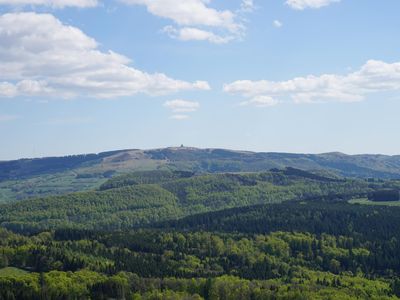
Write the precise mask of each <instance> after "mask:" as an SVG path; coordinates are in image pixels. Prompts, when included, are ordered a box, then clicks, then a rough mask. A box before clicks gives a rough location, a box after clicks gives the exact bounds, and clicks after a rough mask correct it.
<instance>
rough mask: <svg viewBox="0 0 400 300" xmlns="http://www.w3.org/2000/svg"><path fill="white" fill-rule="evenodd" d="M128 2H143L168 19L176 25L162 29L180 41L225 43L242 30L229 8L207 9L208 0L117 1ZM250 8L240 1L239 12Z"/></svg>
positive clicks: (247, 2) (153, 12) (150, 10)
mask: <svg viewBox="0 0 400 300" xmlns="http://www.w3.org/2000/svg"><path fill="white" fill-rule="evenodd" d="M120 1H121V2H123V3H126V4H130V5H144V6H146V8H147V10H148V11H149V12H150V13H151V14H153V15H155V16H158V17H162V18H166V19H170V20H172V21H173V22H174V23H175V24H176V26H172V25H169V26H166V27H165V28H164V30H163V31H164V32H167V33H168V34H169V35H170V36H171V37H173V38H177V39H180V40H184V41H187V40H196V41H209V42H212V43H219V44H221V43H226V42H228V41H231V40H233V39H239V38H241V37H242V35H243V32H244V29H245V28H244V25H243V24H242V23H241V22H239V21H238V20H237V19H238V16H237V15H236V14H235V13H234V12H233V11H231V10H217V9H214V8H211V7H210V6H209V4H210V3H211V0H185V1H176V0H120ZM252 9H253V1H251V0H243V2H242V4H241V11H242V12H244V11H245V10H246V11H247V12H249V11H251V10H252Z"/></svg>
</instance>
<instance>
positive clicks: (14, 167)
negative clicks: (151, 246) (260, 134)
mask: <svg viewBox="0 0 400 300" xmlns="http://www.w3.org/2000/svg"><path fill="white" fill-rule="evenodd" d="M286 167H293V168H299V169H303V170H313V171H316V172H320V173H321V174H330V175H336V176H344V177H353V178H369V177H374V178H380V179H394V178H395V179H397V178H400V156H385V155H345V154H342V153H325V154H290V153H257V152H248V151H233V150H224V149H197V148H188V147H179V148H164V149H153V150H120V151H112V152H104V153H100V154H88V155H78V156H66V157H59V158H57V157H56V158H40V159H22V160H16V161H7V162H0V202H8V201H14V200H16V199H24V198H27V197H43V196H48V195H56V194H65V193H70V192H76V191H85V190H90V189H94V188H97V187H99V186H100V185H101V184H102V183H104V182H105V181H106V180H107V179H108V178H110V177H112V176H115V175H118V174H124V173H129V172H132V171H140V170H184V171H189V172H195V173H224V172H263V171H267V170H270V169H274V168H277V169H283V168H286Z"/></svg>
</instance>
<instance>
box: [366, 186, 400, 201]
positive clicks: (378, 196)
mask: <svg viewBox="0 0 400 300" xmlns="http://www.w3.org/2000/svg"><path fill="white" fill-rule="evenodd" d="M368 199H369V200H372V201H378V202H385V201H400V190H399V189H394V190H393V189H384V190H377V191H373V192H371V193H369V195H368Z"/></svg>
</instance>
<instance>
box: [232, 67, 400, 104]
mask: <svg viewBox="0 0 400 300" xmlns="http://www.w3.org/2000/svg"><path fill="white" fill-rule="evenodd" d="M398 90H400V62H396V63H386V62H383V61H378V60H369V61H367V62H366V63H365V64H364V65H363V66H362V67H361V68H360V69H359V70H358V71H356V72H353V73H349V74H347V75H336V74H323V75H320V76H314V75H309V76H306V77H297V78H294V79H291V80H287V81H268V80H260V81H251V80H239V81H235V82H232V83H230V84H226V85H224V91H225V92H227V93H231V94H238V95H241V96H243V97H246V98H249V99H253V100H249V101H247V102H246V103H247V104H257V101H256V102H254V99H257V98H258V97H262V98H259V99H268V97H270V98H271V99H275V100H274V101H284V100H287V99H290V100H291V101H294V102H295V103H320V102H328V101H341V102H354V101H362V100H364V99H365V97H366V96H367V95H368V94H371V93H377V92H387V91H398ZM264 97H266V98H264ZM252 101H253V102H252ZM266 101H268V100H266Z"/></svg>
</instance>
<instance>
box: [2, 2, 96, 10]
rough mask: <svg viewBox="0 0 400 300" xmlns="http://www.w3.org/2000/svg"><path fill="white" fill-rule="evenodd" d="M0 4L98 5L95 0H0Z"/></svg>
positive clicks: (61, 6)
mask: <svg viewBox="0 0 400 300" xmlns="http://www.w3.org/2000/svg"><path fill="white" fill-rule="evenodd" d="M0 5H9V6H26V5H33V6H49V7H53V8H64V7H68V6H70V7H72V6H74V7H81V8H84V7H95V6H97V5H98V1H97V0H0Z"/></svg>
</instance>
